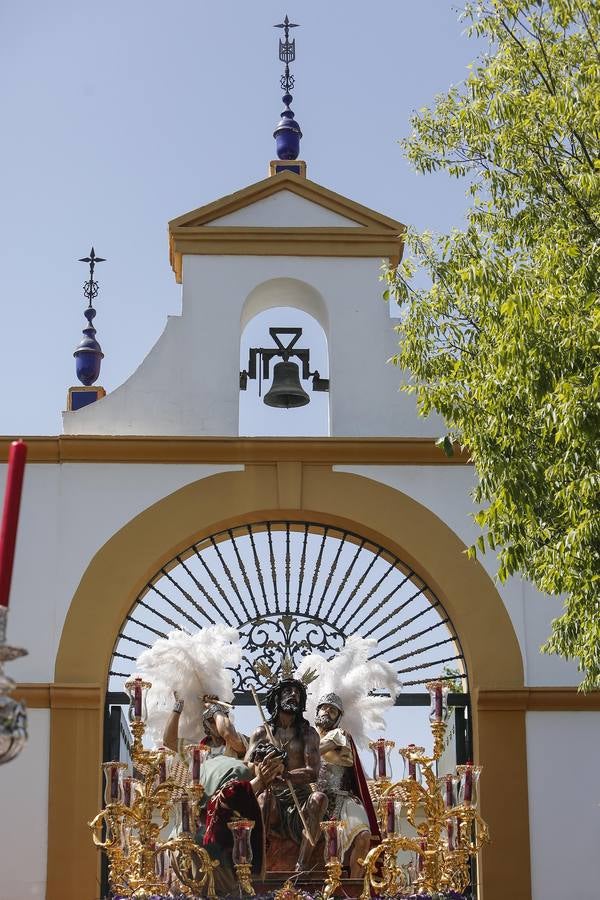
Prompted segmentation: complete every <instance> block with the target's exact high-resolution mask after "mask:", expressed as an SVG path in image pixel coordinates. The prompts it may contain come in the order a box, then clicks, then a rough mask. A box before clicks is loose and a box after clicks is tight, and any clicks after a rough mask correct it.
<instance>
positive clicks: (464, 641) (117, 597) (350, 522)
mask: <svg viewBox="0 0 600 900" xmlns="http://www.w3.org/2000/svg"><path fill="white" fill-rule="evenodd" d="M273 521H280V522H281V521H283V522H284V523H285V522H288V521H289V522H292V521H294V522H299V523H304V524H306V523H307V522H308V523H310V522H313V523H318V524H319V525H320V526H321V527H324V526H326V525H328V526H330V527H331V528H332V529H334V528H336V529H338V530H342V531H344V530H345V531H347V532H348V533H353V534H355V535H360V537H361V538H364V539H366V540H368V541H371V542H372V543H373V545H377V546H381V547H383V548H385V550H386V551H387V552H388V553H390V554H392V555H393V556H394V557H395V558H397V559H398V560H401V561H402V562H403V564H404V565H405V566H408V567H409V568H410V570H411V571H413V572H414V573H415V575H416V576H417V577H418V578H420V579H421V580H422V581H423V583H424V584H426V585H427V586H428V588H429V589H430V591H431V592H432V593H433V594H434V595H435V597H436V598H438V599H439V600H440V603H441V604H442V605H443V608H444V609H445V610H446V612H447V614H448V616H449V618H450V621H451V622H452V623H453V626H454V628H455V629H456V634H457V635H458V636H459V638H460V647H461V649H462V653H463V655H464V660H465V664H466V669H467V671H468V673H469V684H470V689H471V691H472V694H473V696H474V698H475V699H476V697H477V692H478V691H479V690H481V689H484V690H487V691H494V690H499V689H503V690H504V691H507V690H509V691H510V690H511V689H512V690H518V689H519V688H521V687H522V686H523V666H522V660H521V654H520V650H519V646H518V642H517V639H516V636H515V634H514V630H513V628H512V625H511V622H510V619H509V616H508V613H507V612H506V610H505V608H504V605H503V603H502V600H501V598H500V597H499V595H498V593H497V591H496V589H495V588H494V585H493V583H492V581H491V580H490V578H489V577H488V576H487V574H486V573H485V571H484V570H483V568H482V567H481V566H480V564H479V563H477V562H473V561H471V560H468V559H467V558H466V555H465V553H464V549H465V548H464V545H463V544H462V542H461V541H460V540H459V538H458V537H457V536H456V534H454V532H452V531H451V529H449V528H448V526H447V525H445V524H444V523H443V522H442V521H441V520H440V519H439V518H438V517H437V516H435V515H434V514H433V513H431V512H430V511H429V510H428V509H426V508H425V507H423V506H422V505H421V504H419V503H417V502H416V501H414V500H412V499H411V498H410V497H408V496H407V495H405V494H402V493H400V492H399V491H396V490H393V489H392V488H390V487H387V486H385V485H383V484H380V483H378V482H375V481H372V480H370V479H368V478H363V477H361V476H358V475H351V474H347V473H339V472H335V471H333V470H332V468H331V466H329V465H324V464H319V463H318V462H315V463H311V462H310V461H309V460H306V461H304V462H294V461H291V462H288V463H273V464H261V465H255V466H253V465H248V466H246V468H245V470H244V471H243V472H230V473H226V474H220V475H215V476H212V477H209V478H206V479H203V480H201V481H197V482H194V483H193V484H190V485H188V486H186V487H184V488H182V489H181V490H179V491H176V492H175V493H173V494H171V495H169V496H167V497H165V498H164V499H162V500H161V501H159V502H158V503H156V504H154V505H153V506H152V507H150V508H149V509H147V510H145V511H144V512H143V513H141V514H140V515H139V516H137V517H136V518H135V519H133V520H132V521H131V522H129V523H128V524H127V525H126V526H125V527H124V528H123V529H121V530H120V531H119V532H118V533H117V534H115V535H114V536H113V537H112V538H111V539H110V540H109V541H108V542H107V543H106V544H105V545H104V547H102V548H101V549H100V550H99V551H98V553H97V554H96V556H95V557H94V559H93V560H92V561H91V563H90V565H89V567H88V569H87V570H86V572H85V573H84V576H83V578H82V581H81V583H80V585H79V588H78V590H77V592H76V594H75V596H74V598H73V601H72V603H71V607H70V611H69V614H68V616H67V620H66V622H65V626H64V629H63V633H62V637H61V641H60V646H59V651H58V655H57V662H56V670H55V680H56V681H57V682H63V683H65V682H66V683H71V684H73V683H78V684H86V685H94V684H95V685H105V684H106V679H107V677H108V672H109V666H110V660H111V656H112V653H113V650H114V647H115V639H116V636H117V635H118V634H119V631H120V629H121V625H122V623H123V621H125V619H126V616H127V615H128V614H129V612H130V610H131V609H132V607H133V605H134V603H135V601H136V598H138V597H139V596H140V594H141V593H142V592H143V591H144V589H145V588H146V587H147V585H148V584H149V582H150V581H151V579H152V578H153V576H155V574H156V573H157V572H159V571H160V570H161V568H166V567H167V566H168V564H169V562H170V561H171V560H173V559H175V558H176V556H177V555H178V554H184V553H185V551H186V550H187V549H189V548H190V547H192V546H193V545H194V544H196V543H198V542H199V541H202V540H204V539H206V538H209V537H210V536H211V535H215V534H218V533H219V532H223V531H227V530H228V529H233V528H240V527H243V526H247V525H248V524H250V525H252V524H253V523H257V522H273ZM102 719H103V709H102V706H100V707H99V708H97V709H91V708H85V709H72V710H68V711H67V710H57V712H56V714H55V713H54V711H53V725H52V738H51V743H52V746H51V754H52V762H51V785H50V816H51V822H50V829H49V834H50V845H49V848H48V855H49V860H48V897H49V898H50V900H54V898H55V897H56V898H58V897H59V896H61V897H62V898H66V897H69V898H70V897H73V898H75V897H77V896H81V894H82V893H83V892H85V891H87V893H88V894H90V896H91V895H92V894H91V892H92V891H95V890H96V888H95V885H96V879H97V871H98V860H97V858H96V854H95V851H94V849H93V848H92V847H91V842H90V841H89V834H88V831H87V827H86V825H85V822H86V821H87V820H88V819H89V818H90V817H91V815H92V813H93V811H94V810H95V809H96V808H97V805H98V803H99V802H100V778H99V775H98V766H99V762H100V758H101V735H102V725H103V722H102ZM473 726H474V754H475V759H478V760H479V759H481V760H483V761H484V762H485V766H486V780H485V788H484V789H482V812H483V815H484V817H485V818H486V819H487V821H488V823H489V825H490V829H491V831H492V834H493V843H492V845H491V847H490V848H489V850H486V851H485V853H484V857H483V865H482V879H483V891H482V896H483V897H484V900H495V898H496V897H497V898H500V896H501V889H500V886H501V878H500V876H501V873H502V872H503V871H504V870H505V865H506V859H507V858H510V859H511V866H512V872H513V885H514V886H515V897H519V898H521V897H523V898H524V897H526V896H527V892H528V891H529V885H530V877H529V840H528V805H527V779H526V761H525V759H526V757H525V731H524V710H523V709H519V708H517V707H515V709H514V710H513V709H510V710H506V709H504V708H503V709H502V710H500V711H495V710H490V709H489V707H488V709H487V711H485V712H483V713H479V711H478V709H477V704H476V703H475V704H474V708H473ZM74 747H77V749H78V756H77V759H78V769H77V771H74V769H73V748H74ZM507 773H508V774H507ZM507 810H510V815H509V814H508V812H507ZM52 819H54V821H53V820H52ZM65 829H66V831H67V832H68V833H65ZM66 848H68V849H66ZM75 856H76V858H77V865H73V859H74V857H75Z"/></svg>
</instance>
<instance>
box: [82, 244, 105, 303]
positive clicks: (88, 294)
mask: <svg viewBox="0 0 600 900" xmlns="http://www.w3.org/2000/svg"><path fill="white" fill-rule="evenodd" d="M79 262H83V263H88V264H89V267H90V279H89V281H86V282H85V283H84V285H83V296H84V297H85V298H86V300H88V302H89V306H91V305H92V300H94V299H95V298H96V297H97V296H98V282H97V281H94V267H95V265H96V263H101V262H106V260H105V259H104V257H102V256H96V252H95V250H94V248H93V247H92V249H91V250H90V255H89V256H82V257H81V259H80V260H79Z"/></svg>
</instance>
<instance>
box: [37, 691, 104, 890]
mask: <svg viewBox="0 0 600 900" xmlns="http://www.w3.org/2000/svg"><path fill="white" fill-rule="evenodd" d="M102 711H103V710H102V690H101V688H100V686H99V685H97V684H53V685H50V795H49V803H48V873H47V886H46V900H83V898H85V900H94V898H95V897H99V896H100V883H99V854H98V853H97V851H96V848H95V847H94V845H93V843H92V841H91V840H90V833H89V827H88V824H87V823H88V822H89V821H90V820H91V819H92V818H93V817H94V815H95V813H96V810H97V809H98V806H99V804H100V790H101V787H100V779H99V778H98V767H99V765H100V762H101V759H102Z"/></svg>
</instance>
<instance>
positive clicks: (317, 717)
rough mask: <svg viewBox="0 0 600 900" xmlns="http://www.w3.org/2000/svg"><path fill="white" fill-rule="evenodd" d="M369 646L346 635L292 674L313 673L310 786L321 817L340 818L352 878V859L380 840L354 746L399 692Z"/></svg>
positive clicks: (379, 724)
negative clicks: (321, 799) (315, 764)
mask: <svg viewBox="0 0 600 900" xmlns="http://www.w3.org/2000/svg"><path fill="white" fill-rule="evenodd" d="M374 646H375V641H372V640H366V639H364V638H361V637H357V636H352V637H349V638H348V640H347V641H346V644H345V645H344V647H343V648H342V649H341V650H340V651H339V652H338V653H336V655H335V656H334V657H333V658H332V659H326V658H325V657H323V656H321V655H320V654H317V653H311V654H310V655H308V656H305V657H304V659H303V660H302V661H301V663H300V665H299V666H298V668H297V669H296V672H295V674H296V677H297V678H302V677H303V675H304V674H305V673H306V672H308V671H309V672H311V674H312V676H313V680H312V684H311V693H310V694H309V696H308V701H307V708H308V710H309V715H310V716H311V719H312V721H314V722H315V725H316V727H317V730H318V732H319V752H320V756H321V760H320V766H319V776H318V778H317V781H316V784H315V788H316V789H317V790H318V791H319V792H320V793H322V794H323V795H324V796H325V797H326V798H327V803H326V806H325V809H324V812H323V817H324V818H329V819H339V820H342V821H343V822H344V826H343V829H342V841H343V845H344V847H343V850H344V864H345V865H346V866H347V867H348V868H349V870H350V875H351V877H354V878H357V877H362V874H363V869H362V866H361V865H360V864H359V862H358V860H359V859H363V858H364V857H365V856H366V853H367V852H368V850H369V846H370V844H371V841H372V840H373V841H378V840H380V835H379V828H378V826H377V817H376V815H375V811H374V809H373V804H372V802H371V797H370V794H369V790H368V787H367V782H366V778H365V774H364V771H363V767H362V764H361V761H360V756H359V754H358V750H357V745H358V746H361V747H365V746H367V745H368V742H369V732H373V731H383V730H384V729H385V718H384V712H385V710H386V709H388V708H389V707H391V706H392V705H393V703H394V700H395V698H396V695H397V694H398V691H399V690H400V683H399V681H398V676H397V674H396V672H395V671H394V669H393V668H392V666H390V665H389V663H385V662H381V661H379V660H373V659H369V654H370V653H372V652H373V647H374Z"/></svg>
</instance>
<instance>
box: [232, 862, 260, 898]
mask: <svg viewBox="0 0 600 900" xmlns="http://www.w3.org/2000/svg"><path fill="white" fill-rule="evenodd" d="M235 874H236V877H237V880H238V883H239V886H240V890H241V892H242V893H243V894H247V895H248V896H250V897H254V896H255V894H256V891H255V890H254V888H253V887H252V866H251V865H250V864H249V863H239V864H238V865H237V866H235Z"/></svg>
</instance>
